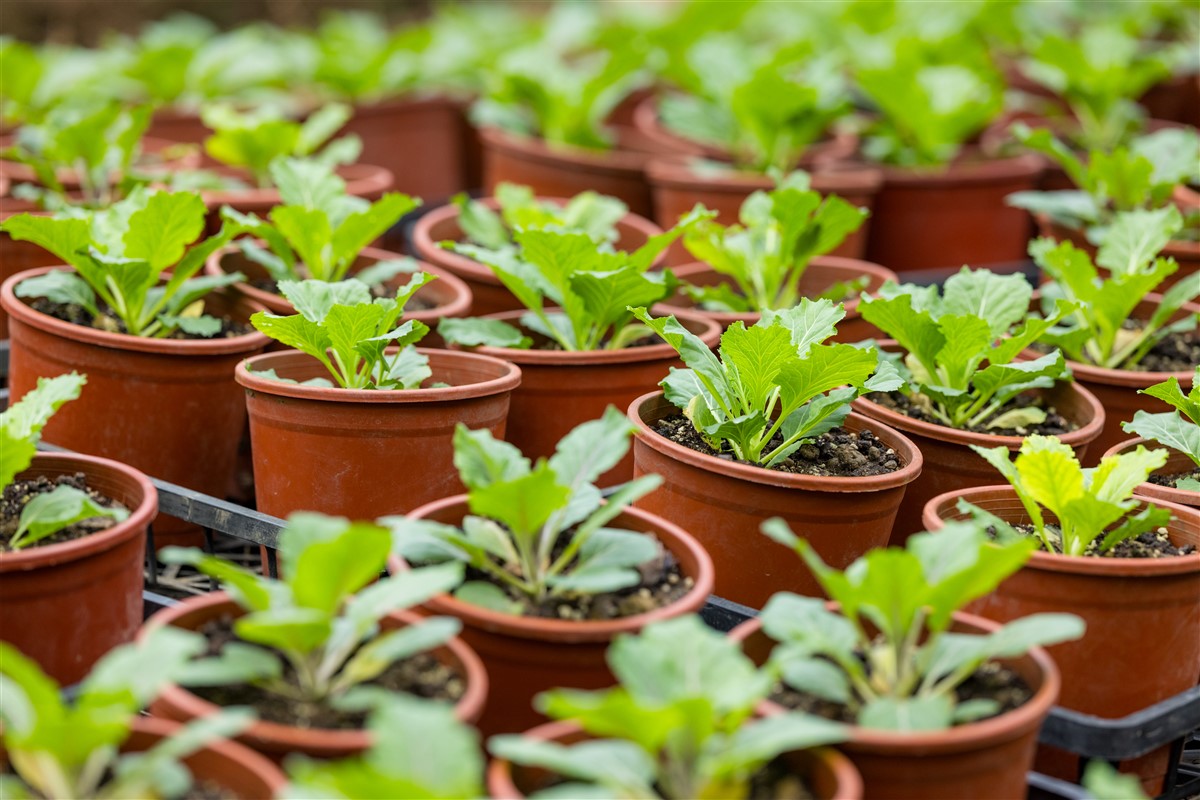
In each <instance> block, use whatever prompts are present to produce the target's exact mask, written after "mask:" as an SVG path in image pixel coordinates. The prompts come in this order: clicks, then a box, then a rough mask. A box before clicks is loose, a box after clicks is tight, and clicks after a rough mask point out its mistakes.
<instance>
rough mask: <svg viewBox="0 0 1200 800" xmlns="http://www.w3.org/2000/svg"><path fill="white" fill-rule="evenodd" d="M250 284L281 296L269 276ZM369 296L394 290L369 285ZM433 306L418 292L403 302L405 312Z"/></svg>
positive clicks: (381, 294) (386, 293)
mask: <svg viewBox="0 0 1200 800" xmlns="http://www.w3.org/2000/svg"><path fill="white" fill-rule="evenodd" d="M350 277H354V276H353V275H351V276H350ZM250 285H251V286H253V287H254V288H255V289H260V290H262V291H264V292H270V293H271V294H277V295H280V296H281V297H282V296H283V293H282V292H280V291H279V285H278V284H277V283H275V281H273V280H271V279H270V278H259V279H258V280H254V281H250ZM371 296H372V297H395V296H396V292H395V291H394V290H392V289H391V288H390V287H388V286H384V285H382V284H376V285H374V286H372V287H371ZM434 308H437V306H436V305H435V304H434V303H432V302H430V301H429V300H426V299H425V298H424V297H422V296H421V293H420V292H417V293H416V294H415V295H413V296H412V297H410V298H409V299H408V302H407V303H405V304H404V310H405V311H406V312H410V311H430V310H432V309H434Z"/></svg>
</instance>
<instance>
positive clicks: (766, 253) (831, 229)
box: [683, 172, 868, 312]
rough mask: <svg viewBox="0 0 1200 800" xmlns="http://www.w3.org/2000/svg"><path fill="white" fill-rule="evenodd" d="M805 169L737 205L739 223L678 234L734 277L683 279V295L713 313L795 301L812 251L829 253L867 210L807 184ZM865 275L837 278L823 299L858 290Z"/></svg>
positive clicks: (708, 223)
mask: <svg viewBox="0 0 1200 800" xmlns="http://www.w3.org/2000/svg"><path fill="white" fill-rule="evenodd" d="M809 187H810V182H809V176H808V174H807V173H805V172H793V173H792V174H791V175H788V176H787V177H783V176H780V175H777V176H776V186H775V188H774V189H773V190H771V191H769V192H762V191H759V192H754V193H753V194H751V195H750V196H749V197H747V198H746V200H745V202H743V203H742V207H741V210H740V212H739V220H740V222H741V224H739V225H722V224H721V223H719V222H717V221H715V220H702V221H700V222H698V223H697V224H696V225H695V226H694V227H693V228H692V229H691V230H689V231H688V232H687V234H685V235H684V237H683V244H684V246H685V247H686V248H687V249H688V252H689V253H691V254H692V255H693V256H695V257H696V258H697V259H699V260H700V261H703V262H704V263H705V264H707V265H708V266H710V267H712V268H713V269H714V270H715V271H716V272H717V273H719V274H721V275H725V276H728V277H729V278H732V279H733V282H734V285H735V286H736V287H737V288H736V290H735V289H734V288H733V287H731V286H730V285H729V284H727V283H721V284H718V285H717V286H690V285H685V286H684V291H686V292H687V293H688V296H689V297H691V298H692V299H693V300H695V301H696V302H697V303H699V304H701V305H702V306H703V307H704V308H706V309H708V310H710V311H735V312H750V311H758V312H762V311H769V310H777V309H784V308H791V307H792V306H794V305H796V303H798V302H799V301H800V281H801V279H802V278H803V277H804V272H805V270H806V269H808V264H809V262H810V261H811V260H812V259H813V258H814V257H815V256H820V255H824V254H826V253H829V252H831V251H832V250H833V249H834V248H836V247H837V246H838V245H840V244H841V243H842V242H843V241H844V240H845V239H846V237H847V236H849V235H850V234H851V233H853V232H854V231H856V230H858V229H859V228H860V227H862V224H863V221H864V220H865V219H866V218H867V216H868V212H867V210H866V209H863V208H858V207H856V206H853V205H851V204H850V203H847V202H846V201H845V200H843V199H842V198H840V197H837V196H834V195H830V196H827V197H822V196H821V193H820V192H817V191H814V190H812V189H811V188H809ZM865 285H866V279H865V278H864V279H862V280H861V281H857V282H838V283H835V284H834V285H832V286H830V287H828V288H826V289H825V290H824V291H823V292H822V293H821V295H820V296H821V297H826V298H829V299H831V300H841V299H842V298H844V297H846V296H847V295H849V294H851V293H852V292H856V291H859V290H861V289H862V288H863V287H864V286H865Z"/></svg>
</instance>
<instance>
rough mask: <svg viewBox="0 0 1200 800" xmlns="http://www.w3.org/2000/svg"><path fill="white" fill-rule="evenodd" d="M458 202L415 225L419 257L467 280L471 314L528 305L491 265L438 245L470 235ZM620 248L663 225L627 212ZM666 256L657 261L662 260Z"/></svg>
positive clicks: (489, 201) (494, 205) (492, 204)
mask: <svg viewBox="0 0 1200 800" xmlns="http://www.w3.org/2000/svg"><path fill="white" fill-rule="evenodd" d="M538 199H539V200H540V201H543V202H545V201H551V202H556V203H566V202H567V201H566V200H565V199H562V198H551V197H539V198H538ZM481 202H482V203H483V204H484V205H485V206H487V207H488V208H490V209H491V210H492V211H499V209H500V204H499V203H498V202H497V201H496V198H494V197H488V198H485V199H483V200H482V201H481ZM458 216H459V209H458V206H456V205H453V204H447V205H444V206H442V207H440V208H435V209H433V210H432V211H430V212H429V213H427V214H422V215H421V217H420V218H419V219H418V220H417V222H416V224H415V225H414V226H413V232H412V239H413V251H414V252H415V253H416V256H417V258H419V259H421V260H422V261H424V262H426V263H428V264H431V265H433V266H434V267H435V268H437V269H439V270H441V271H442V272H445V273H449V274H451V275H454V276H456V277H458V278H461V279H462V280H463V282H465V283H466V284H467V287H468V288H469V289H470V290H471V307H470V310H469V311H468V312H467V315H469V316H476V317H479V316H484V315H486V314H496V313H498V312H501V311H516V310H518V309H523V308H524V306H522V305H521V302H520V301H519V300H517V298H516V297H515V296H513V293H512V292H510V291H509V290H508V289H507V288H506V287H505V285H504V284H503V283H501V282H500V279H499V278H497V277H496V273H494V272H493V271H492V269H491V267H488V266H486V265H484V264H481V263H479V262H478V261H475V260H474V259H471V258H467V257H466V256H463V255H459V254H458V253H455V252H454V251H453V250H446V249H444V248H442V247H439V246H438V243H439V242H445V241H452V242H461V241H463V240H464V239H466V235H465V234H464V233H463V232H462V228H461V227H459V224H458ZM616 229H617V234H618V236H617V241H616V243H615V246H616V248H617V249H618V250H623V251H626V252H631V251H633V250H636V249H638V248H639V247H641V246H642V245H644V244H645V243H646V241H647V240H648V239H649V238H650V237H651V236H656V235H658V234H660V233H662V229H661V228H659V227H658V226H657V225H655V224H654V223H653V222H651V221H650V220H648V219H644V218H642V217H639V216H638V215H637V214H626V215H625V216H624V218H622V219H621V220H620V221H619V222H617V225H616ZM661 261H662V259H661V258H660V259H658V260H657V261H655V264H656V265H657V264H660V263H661Z"/></svg>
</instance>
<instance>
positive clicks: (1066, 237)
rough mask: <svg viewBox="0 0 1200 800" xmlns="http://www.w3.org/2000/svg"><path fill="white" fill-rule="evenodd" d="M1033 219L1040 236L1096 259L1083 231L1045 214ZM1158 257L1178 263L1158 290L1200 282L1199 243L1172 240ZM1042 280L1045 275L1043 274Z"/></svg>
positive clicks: (1037, 215) (1092, 245) (1094, 249)
mask: <svg viewBox="0 0 1200 800" xmlns="http://www.w3.org/2000/svg"><path fill="white" fill-rule="evenodd" d="M1034 219H1035V220H1036V221H1037V225H1038V230H1039V232H1040V233H1041V235H1042V236H1049V237H1050V238H1051V239H1057V240H1058V241H1060V242H1064V241H1065V242H1070V243H1071V244H1073V245H1075V246H1076V247H1078V248H1079V249H1081V250H1083V251H1085V252H1086V253H1087V254H1088V255H1089V256H1091V257H1092V258H1093V259H1094V258H1095V257H1096V249H1097V248H1096V246H1095V245H1094V244H1092V243H1091V242H1089V241H1088V240H1087V236H1085V235H1084V233H1083V231H1080V230H1076V229H1074V228H1068V227H1067V226H1066V225H1060V224H1059V223H1057V222H1055V221H1054V220H1052V219H1050V218H1049V217H1047V216H1046V215H1045V214H1036V215H1034ZM1159 256H1161V257H1162V258H1173V259H1175V261H1176V262H1178V263H1179V269H1178V270H1177V271H1176V272H1175V274H1173V275H1171V276H1170V277H1168V278H1167V279H1166V280H1164V281H1163V282H1162V283H1160V284H1159V285H1158V288H1159V289H1161V290H1162V291H1166V290H1167V289H1168V288H1169V287H1171V286H1174V285H1175V284H1177V283H1181V282H1183V281H1190V282H1192V283H1195V282H1196V281H1200V242H1189V241H1185V240H1183V239H1173V240H1171V241H1170V242H1168V243H1167V246H1166V247H1164V248H1163V249H1162V252H1160V253H1159ZM1101 273H1102V274H1107V273H1108V271H1107V270H1103V269H1102V270H1101ZM1044 279H1045V275H1044V274H1043V280H1044Z"/></svg>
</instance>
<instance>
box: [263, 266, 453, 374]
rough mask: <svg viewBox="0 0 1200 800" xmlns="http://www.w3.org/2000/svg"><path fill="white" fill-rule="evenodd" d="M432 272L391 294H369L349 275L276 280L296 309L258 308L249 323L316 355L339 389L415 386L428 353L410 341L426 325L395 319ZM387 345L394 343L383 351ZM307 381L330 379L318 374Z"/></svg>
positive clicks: (421, 274) (416, 338) (427, 371)
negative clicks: (278, 311) (281, 312)
mask: <svg viewBox="0 0 1200 800" xmlns="http://www.w3.org/2000/svg"><path fill="white" fill-rule="evenodd" d="M434 278H435V276H433V275H430V274H428V273H425V272H418V273H416V274H414V275H413V276H412V278H411V279H410V280H409V282H408V283H407V284H406V285H405V286H403V287H401V288H400V289H399V290H397V292H396V296H395V297H376V298H374V299H372V297H371V289H370V287H368V286H367V284H365V283H363V282H362V281H360V280H356V279H354V278H351V279H350V280H345V281H337V282H326V281H316V280H307V281H300V282H296V281H282V282H281V283H280V284H279V291H280V292H281V293H282V294H283V296H284V297H286V298H287V299H288V302H289V303H291V304H292V306H293V307H295V309H296V311H297V312H298V313H296V314H292V315H291V316H280V315H279V314H272V313H270V312H268V311H258V312H255V314H254V315H253V316H251V317H250V323H251V324H252V325H253V326H254V327H255V328H257V329H258V330H259V331H261V332H262V333H265V334H266V335H267V336H270V337H271V338H272V339H274V340H275V341H277V342H282V343H283V344H285V345H287V346H288V347H294V348H295V349H297V350H299V351H300V352H302V353H307V354H308V355H310V356H312V357H313V358H315V359H317V360H318V361H320V362H321V363H322V364H323V365H324V366H325V368H326V369H327V370H329V374H330V375H332V376H333V379H334V380H335V381H337V385H338V386H340V387H342V388H343V389H416V388H418V387H419V386H420V385H421V383H422V382H423V381H424V380H425V379H426V378H428V377H429V376H430V375H432V374H433V373H432V371H431V370H430V369H429V358H428V357H427V356H425V355H423V354H421V353H418V352H417V350H416V348H415V347H414V346H413V345H415V344H416V343H417V342H418V341H420V339H421V337H423V336H424V335H425V334H426V333H428V332H429V326H428V325H426V324H425V323H423V322H420V321H418V320H412V319H410V320H408V321H406V322H404V323H401V322H400V316H401V314H403V313H404V305H405V303H407V302H408V301H409V298H411V297H412V296H413V295H414V294H416V292H417V290H418V289H420V288H421V287H422V286H424V285H425V284H427V283H429V282H430V281H431V280H434ZM389 347H394V348H399V349H398V350H396V351H395V352H393V353H389V352H388V348H389ZM264 374H265V373H264ZM270 377H273V378H276V379H277V380H281V379H280V378H278V377H277V376H275V375H273V374H272V375H270ZM309 382H310V383H315V384H317V385H322V386H332V385H333V384H331V383H329V382H328V381H326V380H324V379H314V381H309Z"/></svg>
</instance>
